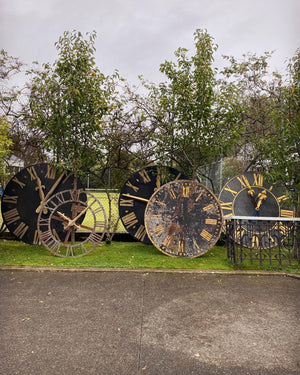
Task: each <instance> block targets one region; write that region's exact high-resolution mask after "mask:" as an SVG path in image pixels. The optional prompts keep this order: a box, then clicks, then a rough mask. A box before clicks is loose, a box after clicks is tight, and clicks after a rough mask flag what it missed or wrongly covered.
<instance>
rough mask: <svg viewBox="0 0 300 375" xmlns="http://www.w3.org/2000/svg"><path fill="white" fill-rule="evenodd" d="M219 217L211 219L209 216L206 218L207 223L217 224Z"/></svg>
mask: <svg viewBox="0 0 300 375" xmlns="http://www.w3.org/2000/svg"><path fill="white" fill-rule="evenodd" d="M217 222H218V221H217V219H209V218H206V219H205V224H209V225H217Z"/></svg>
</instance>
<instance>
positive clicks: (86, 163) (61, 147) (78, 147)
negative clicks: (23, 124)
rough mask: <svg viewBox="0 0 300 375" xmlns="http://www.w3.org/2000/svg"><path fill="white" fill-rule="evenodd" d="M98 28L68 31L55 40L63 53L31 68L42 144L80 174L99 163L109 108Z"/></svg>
mask: <svg viewBox="0 0 300 375" xmlns="http://www.w3.org/2000/svg"><path fill="white" fill-rule="evenodd" d="M95 37H96V34H95V32H93V33H91V34H87V38H88V39H87V40H85V39H84V37H83V36H82V34H81V33H77V32H75V31H74V32H72V33H70V32H65V33H64V34H63V36H62V37H60V38H59V41H58V42H57V43H56V48H57V50H58V55H59V58H58V60H57V61H56V62H55V63H54V64H53V65H50V64H44V65H43V70H41V71H38V70H32V71H30V74H31V75H32V87H31V93H30V109H31V116H30V118H29V119H28V122H29V123H30V124H31V125H32V126H34V127H37V128H39V129H41V130H42V131H43V134H44V145H45V148H46V150H47V151H48V152H51V153H53V156H54V157H55V159H56V161H57V162H60V163H62V164H63V167H64V168H66V169H68V170H70V171H72V172H73V173H74V174H75V175H76V176H81V175H82V174H83V173H84V172H86V171H88V170H89V168H90V167H91V166H93V165H95V162H96V160H97V158H98V157H99V152H100V153H101V151H100V148H99V141H100V140H101V137H102V130H103V124H102V123H101V120H102V117H103V115H104V114H106V113H107V111H108V102H107V101H108V98H109V96H110V93H111V92H110V89H111V88H110V82H109V81H108V80H107V78H106V77H105V76H104V75H103V74H102V73H100V71H99V70H98V68H97V67H96V64H95V60H94V56H93V55H94V52H95V47H94V40H95Z"/></svg>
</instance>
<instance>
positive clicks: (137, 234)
mask: <svg viewBox="0 0 300 375" xmlns="http://www.w3.org/2000/svg"><path fill="white" fill-rule="evenodd" d="M146 234H147V233H146V229H145V227H144V225H140V226H139V229H138V230H137V231H136V232H135V234H134V236H135V237H136V238H137V239H138V240H139V241H144V239H145V237H146Z"/></svg>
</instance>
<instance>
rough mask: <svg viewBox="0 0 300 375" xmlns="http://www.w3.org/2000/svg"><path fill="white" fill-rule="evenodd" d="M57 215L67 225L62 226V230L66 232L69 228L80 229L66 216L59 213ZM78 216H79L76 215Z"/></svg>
mask: <svg viewBox="0 0 300 375" xmlns="http://www.w3.org/2000/svg"><path fill="white" fill-rule="evenodd" d="M57 213H58V215H59V216H60V217H61V218H62V219H63V220H64V221H67V222H68V223H66V224H65V225H64V230H67V229H69V228H70V227H71V226H73V227H75V228H77V229H78V228H80V226H79V225H77V224H76V223H75V221H74V220H72V219H70V218H69V217H68V216H66V215H65V214H64V213H63V212H60V211H57ZM78 216H79V215H78Z"/></svg>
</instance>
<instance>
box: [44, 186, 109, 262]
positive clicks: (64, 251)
mask: <svg viewBox="0 0 300 375" xmlns="http://www.w3.org/2000/svg"><path fill="white" fill-rule="evenodd" d="M43 208H44V209H45V210H41V211H40V213H39V217H38V233H39V238H40V240H41V242H42V244H43V245H44V246H45V247H46V248H47V249H48V250H49V251H51V253H53V254H54V255H57V256H60V257H69V256H72V257H80V256H83V255H86V254H88V253H90V252H91V251H93V250H94V248H95V247H96V246H98V245H99V244H100V242H101V241H102V239H103V237H104V235H105V231H106V214H105V210H104V208H103V206H102V205H101V203H100V202H99V200H98V199H97V198H96V197H95V196H94V195H92V194H91V193H89V192H85V191H84V190H78V189H76V190H64V191H61V192H58V193H56V194H54V195H53V196H52V197H50V198H49V199H48V200H47V201H46V202H45V204H44V206H43ZM80 230H83V231H84V234H85V236H84V239H83V240H77V241H75V233H76V232H77V231H80ZM58 233H60V234H59V235H58Z"/></svg>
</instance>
